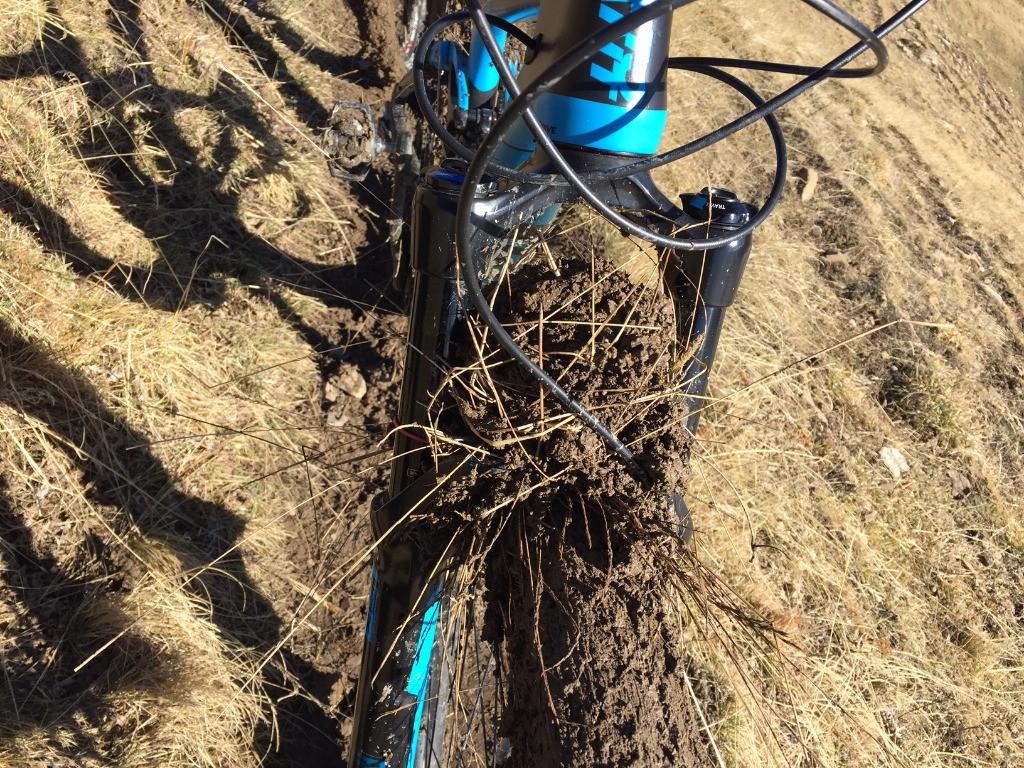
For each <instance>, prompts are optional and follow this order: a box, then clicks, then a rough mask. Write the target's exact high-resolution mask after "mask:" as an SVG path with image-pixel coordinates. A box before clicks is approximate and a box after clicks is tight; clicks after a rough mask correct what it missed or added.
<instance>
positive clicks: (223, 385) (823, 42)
mask: <svg viewBox="0 0 1024 768" xmlns="http://www.w3.org/2000/svg"><path fill="white" fill-rule="evenodd" d="M849 6H850V8H851V10H852V11H854V12H855V13H858V14H859V15H860V14H863V15H864V16H865V17H867V18H871V19H874V20H880V19H882V18H883V16H884V15H886V13H887V12H891V11H892V10H894V8H895V4H894V3H891V2H888V1H887V2H886V3H885V4H884V7H883V6H882V5H880V4H878V3H876V2H874V0H855V1H854V2H850V3H849ZM812 18H813V17H812V16H811V14H810V11H809V10H807V9H806V7H805V6H803V5H800V4H795V3H791V4H782V3H778V4H773V5H772V11H771V13H769V10H768V9H767V8H766V7H765V5H764V4H763V3H755V2H752V1H751V0H735V1H734V2H731V3H729V4H727V5H713V6H712V5H706V6H705V5H700V4H695V5H694V6H691V7H689V8H687V9H686V10H684V11H682V12H680V14H678V21H677V30H678V32H677V34H678V39H677V40H676V46H677V49H678V51H679V52H687V53H704V54H722V55H730V56H736V55H752V56H756V57H761V58H779V57H783V58H787V59H800V60H803V61H818V60H821V58H822V57H823V56H825V55H827V54H828V53H831V52H834V51H836V50H838V48H839V46H841V45H842V44H843V42H844V40H843V38H842V37H841V36H840V35H838V34H836V35H831V34H830V33H828V32H819V27H817V26H812ZM0 19H2V21H0V433H2V437H0V566H2V569H3V570H2V572H3V578H2V582H0V659H2V663H3V671H2V679H0V765H10V766H12V767H20V766H31V765H60V766H64V765H67V766H71V765H75V766H79V765H86V766H99V765H131V766H135V765H139V766H146V765H161V766H176V765H181V766H185V765H190V766H191V765H205V766H246V765H254V766H255V765H259V764H261V763H264V764H276V765H291V764H296V763H297V762H298V761H301V760H303V759H306V760H316V759H324V760H325V764H332V763H331V762H329V761H328V760H327V759H326V758H325V757H324V755H325V754H326V752H329V751H330V750H332V749H333V750H335V753H338V749H337V744H338V743H340V741H341V740H342V738H343V735H344V722H345V714H346V706H347V702H348V699H347V697H348V696H349V695H350V685H351V679H352V675H353V674H354V667H353V665H354V664H355V663H356V662H355V657H356V654H357V653H358V647H359V640H360V633H361V629H360V615H359V612H360V611H361V610H362V602H363V595H361V594H360V592H361V590H362V589H363V587H362V586H361V582H359V581H356V582H355V583H354V584H353V583H350V582H349V581H348V580H347V579H346V578H345V577H347V576H348V575H350V574H352V573H354V572H356V571H357V570H358V563H357V562H352V560H351V558H350V554H351V553H353V552H358V551H359V550H360V545H361V544H362V543H363V541H364V537H365V535H366V534H365V532H364V531H362V528H361V519H360V514H361V513H362V510H363V509H365V503H366V494H367V492H369V491H370V490H372V488H373V486H374V477H375V474H374V473H375V472H376V473H379V469H375V468H374V464H375V462H376V460H375V459H374V458H373V457H369V458H364V459H358V456H361V455H362V454H365V453H370V452H372V451H373V449H374V441H375V440H377V439H379V438H381V437H382V436H383V434H384V431H386V427H379V426H378V427H376V431H375V425H381V424H386V418H385V411H384V410H381V409H380V408H378V406H377V405H371V404H369V403H368V402H367V403H364V402H362V401H361V399H360V397H361V396H360V397H356V396H353V395H352V394H351V392H352V389H353V387H352V386H351V382H352V381H353V380H355V381H356V382H357V383H358V381H360V380H362V379H365V380H366V381H367V382H368V383H369V384H370V387H371V392H372V391H374V387H376V388H377V389H378V390H379V391H381V392H388V391H391V390H389V389H388V385H389V384H390V383H391V382H392V381H393V372H394V358H395V356H396V354H397V352H396V350H395V348H394V344H393V343H392V342H391V341H390V339H391V338H392V337H393V336H394V334H395V332H396V330H400V322H399V321H394V320H391V319H389V317H388V315H387V314H386V313H385V312H384V311H383V310H378V309H377V308H376V306H375V305H376V303H377V301H378V299H379V295H378V293H379V292H378V293H375V292H374V287H375V286H376V287H377V288H379V287H380V286H381V285H382V277H381V276H382V275H386V273H387V265H386V264H385V263H383V262H382V261H381V260H380V255H381V254H380V251H374V250H373V249H372V248H369V249H366V250H364V251H362V252H359V257H360V258H359V260H358V261H357V260H356V256H357V251H358V249H359V247H360V245H361V244H363V243H366V242H370V243H372V242H374V238H375V236H376V235H378V234H379V232H378V227H379V219H378V216H379V212H380V210H381V203H380V202H379V201H380V197H381V195H382V194H386V193H384V192H382V190H381V189H380V188H376V187H373V186H372V179H371V186H368V187H362V188H357V189H354V190H352V191H351V194H349V193H348V192H346V191H344V190H341V189H340V188H339V186H338V185H337V184H335V183H332V182H331V180H329V179H327V178H326V174H325V172H324V169H323V167H322V163H321V160H320V158H319V156H318V154H317V151H316V149H315V148H314V146H313V145H312V144H311V142H310V141H309V139H310V137H312V136H314V134H315V130H316V128H317V127H318V126H320V125H322V123H323V121H324V119H325V117H326V109H327V107H328V105H329V104H330V103H331V101H333V99H335V98H349V99H356V98H362V99H363V100H365V101H367V102H373V101H375V100H379V99H380V98H381V93H382V92H381V91H380V90H379V86H380V82H379V81H378V80H377V79H376V75H375V74H374V71H373V69H372V67H369V66H368V64H367V62H365V61H364V60H363V59H361V58H360V56H361V55H362V51H361V49H360V43H359V40H358V39H357V37H358V34H359V32H361V27H360V23H359V19H357V18H356V17H355V16H353V14H352V13H351V11H350V10H349V9H348V8H347V7H342V6H341V4H338V3H326V2H323V0H309V1H308V2H303V3H295V2H287V1H286V0H273V1H272V2H266V3H264V2H260V3H243V4H240V5H237V6H236V5H233V4H232V5H229V4H226V3H224V2H221V0H194V1H193V2H189V3H178V2H172V0H138V1H137V2H136V0H110V2H109V4H105V5H103V6H102V7H99V6H96V5H95V4H93V3H89V2H86V1H85V0H9V2H7V3H6V4H5V6H4V7H3V9H0ZM812 30H813V31H812ZM897 38H898V39H895V40H894V41H893V45H892V52H893V64H892V66H891V68H890V70H889V71H888V72H886V73H885V75H884V76H883V78H882V79H880V80H877V81H870V82H863V83H858V82H850V83H842V84H829V85H826V86H824V87H823V88H822V89H820V90H819V91H816V92H815V93H814V94H813V95H811V96H809V97H808V98H806V99H805V100H804V101H802V102H799V103H797V104H795V105H793V106H791V107H789V108H787V109H786V111H785V113H784V128H785V129H786V131H787V135H788V136H789V138H790V140H791V150H792V158H791V159H792V166H793V168H794V169H795V178H794V182H793V183H792V184H791V185H790V189H789V193H788V195H787V197H786V199H785V200H784V203H783V205H782V206H781V207H780V210H779V212H778V214H777V215H776V216H775V218H774V219H773V220H772V221H771V222H770V223H769V224H768V225H767V226H766V227H765V228H764V230H763V232H761V233H760V235H759V237H758V239H757V244H756V250H755V253H754V256H753V257H752V259H751V265H750V268H749V272H748V277H747V279H746V283H745V285H744V287H743V288H742V289H741V293H740V297H739V301H738V303H737V305H736V308H735V310H734V311H733V313H732V315H731V318H730V321H729V323H728V325H727V338H726V339H724V341H723V345H722V350H721V355H720V359H721V364H720V368H719V371H718V375H717V376H716V378H715V380H714V392H713V395H714V397H713V398H712V400H711V401H710V402H709V404H708V408H707V414H706V418H705V419H704V421H703V425H702V430H701V433H700V435H699V436H698V437H699V438H700V439H699V444H698V448H697V450H696V453H695V459H694V465H695V466H694V470H695V471H694V480H693V484H692V487H691V491H690V495H691V497H692V499H693V502H694V503H693V506H694V514H695V518H696V520H697V525H698V531H697V544H698V553H699V556H700V558H701V561H702V563H703V564H704V566H705V567H706V569H707V571H708V573H710V574H714V575H715V576H716V578H717V579H718V580H719V582H720V583H719V586H720V587H721V588H723V589H731V590H733V591H734V592H735V593H736V594H738V595H739V596H741V597H742V598H743V599H744V600H746V601H747V602H748V603H749V604H750V605H752V606H753V607H754V608H756V609H757V610H758V611H760V612H761V613H763V614H764V615H765V616H766V617H768V619H769V620H770V621H771V622H772V623H773V624H774V625H775V627H776V628H777V629H779V630H781V631H782V632H784V633H785V639H786V641H787V642H788V644H781V645H780V648H779V649H778V651H777V652H772V653H766V652H765V649H764V646H763V645H758V644H756V643H754V642H753V641H749V640H748V639H747V637H746V636H743V635H737V637H736V638H735V644H733V645H732V646H728V647H724V646H722V645H716V644H709V643H700V642H694V643H690V645H689V646H688V651H689V652H690V653H691V654H693V653H695V652H696V653H698V654H699V655H700V658H699V659H698V663H697V664H696V666H695V667H694V668H693V669H692V670H691V671H690V683H691V685H692V688H693V691H694V695H695V696H697V697H701V698H702V699H703V701H704V705H705V713H704V714H705V717H706V720H707V728H708V731H709V732H710V733H711V734H712V735H713V736H714V738H715V742H716V744H717V748H718V752H719V753H720V756H721V757H720V759H721V762H722V763H723V764H725V765H736V766H758V765H766V766H768V765H799V766H823V767H825V768H839V767H840V766H865V767H869V766H878V765H910V764H913V765H916V766H922V767H923V766H952V765H998V766H1015V765H1019V764H1020V763H1021V761H1022V759H1024V718H1022V715H1021V713H1022V712H1024V690H1022V686H1021V683H1020V679H1021V676H1020V670H1021V668H1022V666H1024V665H1022V658H1024V627H1022V622H1024V597H1022V595H1024V583H1022V578H1024V577H1022V575H1021V574H1022V573H1024V568H1022V566H1024V528H1022V523H1021V512H1022V509H1021V502H1020V489H1021V487H1022V484H1024V478H1022V470H1024V459H1022V451H1024V443H1022V435H1024V423H1022V418H1021V414H1022V413H1024V266H1022V263H1021V243H1022V242H1024V216H1022V213H1024V199H1022V196H1021V192H1020V191H1019V180H1020V179H1021V178H1024V160H1022V159H1021V158H1022V157H1024V130H1022V128H1024V123H1022V114H1024V81H1022V80H1021V72H1022V71H1024V53H1022V49H1021V48H1020V46H1019V41H1020V40H1021V39H1024V7H1022V6H1021V5H1020V3H1019V2H1011V3H1006V2H1005V0H1000V1H998V2H997V1H996V0H970V1H969V2H966V3H964V4H961V5H960V6H958V7H956V8H954V7H951V6H945V5H942V4H935V5H934V6H933V7H929V8H928V9H926V10H925V12H924V13H923V15H921V16H920V18H919V20H917V21H914V22H912V23H911V24H910V25H909V27H908V29H907V30H905V31H901V32H899V33H898V34H897ZM674 82H676V84H677V86H678V88H679V90H678V93H679V94H680V96H679V99H678V101H677V110H678V112H677V114H678V117H677V118H676V119H675V121H674V122H673V124H672V127H671V132H672V136H671V137H670V138H677V139H678V138H681V137H683V136H690V135H696V132H697V131H701V132H703V131H702V129H706V128H708V127H711V126H712V125H713V124H714V123H718V122H721V116H722V114H723V112H721V111H719V110H718V109H717V108H718V107H721V109H724V110H728V109H733V110H735V109H737V105H736V104H734V103H733V102H731V101H730V100H729V99H728V98H727V97H725V96H723V95H721V94H718V93H717V92H715V91H714V90H713V89H709V90H707V91H705V90H701V88H702V87H703V86H699V85H698V84H696V83H695V82H694V81H691V80H689V79H686V78H682V77H680V78H679V79H678V81H674ZM780 83H781V81H774V80H771V79H769V78H764V79H761V80H759V84H760V85H761V86H763V87H764V88H765V90H770V89H771V88H772V87H778V85H779V84H780ZM712 107H714V108H712ZM702 121H706V122H707V124H706V125H705V124H704V123H703V122H702ZM767 151H769V145H768V144H767V142H766V141H765V140H764V138H763V136H761V135H759V134H758V133H757V130H756V129H755V130H753V131H751V132H750V136H744V137H741V138H738V139H736V140H734V141H732V142H729V143H728V144H726V145H724V146H722V147H720V148H716V149H715V150H714V151H713V152H711V153H709V154H705V155H702V156H700V157H698V158H695V159H693V160H691V161H689V163H688V164H686V165H684V166H681V167H678V168H674V169H671V170H670V171H667V172H666V174H665V176H664V178H663V181H664V183H665V186H666V187H667V188H668V189H673V188H677V189H680V190H683V189H687V190H689V189H692V188H694V187H697V188H699V187H700V186H703V185H704V184H706V183H708V181H711V182H713V183H716V184H721V185H726V186H731V187H734V188H736V189H737V191H740V192H743V193H747V194H754V195H756V194H757V193H759V192H761V193H763V191H764V190H765V189H766V186H767V184H768V181H769V180H768V176H767V170H766V167H765V157H766V154H765V153H766V152H767ZM811 179H815V180H816V181H815V182H812V181H811ZM695 180H696V181H695ZM375 211H376V212H375ZM375 296H376V297H377V298H374V297H375ZM366 302H369V304H370V305H371V306H367V304H366ZM353 377H355V379H354V378H353ZM325 380H327V382H328V384H329V385H330V386H329V387H327V388H326V389H325V387H324V381H325ZM343 382H347V383H348V384H347V385H348V390H347V391H348V392H349V394H348V395H346V394H345V393H344V392H345V391H346V390H345V387H340V384H341V383H343ZM339 388H340V389H341V390H342V393H341V394H339V391H338V390H339ZM355 388H356V389H358V387H355ZM392 389H393V388H392ZM381 397H382V398H383V397H384V396H381ZM369 399H370V398H367V400H369ZM377 402H380V401H377ZM374 408H377V410H374ZM325 411H326V415H325ZM353 453H354V454H356V456H352V455H351V454H353ZM897 453H898V454H899V455H901V456H902V457H903V458H904V459H905V462H906V464H905V468H904V469H902V470H899V471H898V472H896V471H891V470H890V469H888V468H887V465H886V459H888V460H889V463H890V464H892V465H893V466H894V467H898V466H899V464H898V461H897V462H896V463H895V464H894V463H893V461H894V457H895V456H896V454H897ZM897 474H898V476H897ZM353 542H355V543H353ZM704 631H705V627H703V626H701V625H699V624H696V623H695V624H693V625H692V626H690V627H687V636H688V637H694V638H697V637H699V636H700V635H701V634H702V633H703V632H704ZM726 651H729V653H730V654H731V658H729V657H728V656H729V654H727V653H726Z"/></svg>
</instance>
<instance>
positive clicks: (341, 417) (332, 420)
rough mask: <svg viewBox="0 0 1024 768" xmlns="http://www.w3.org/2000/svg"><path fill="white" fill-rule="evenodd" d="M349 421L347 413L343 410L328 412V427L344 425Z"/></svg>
mask: <svg viewBox="0 0 1024 768" xmlns="http://www.w3.org/2000/svg"><path fill="white" fill-rule="evenodd" d="M348 422H349V417H348V414H347V413H344V412H342V411H333V410H332V411H330V412H329V413H328V414H327V426H328V427H344V426H345V425H346V424H348Z"/></svg>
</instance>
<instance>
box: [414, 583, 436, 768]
mask: <svg viewBox="0 0 1024 768" xmlns="http://www.w3.org/2000/svg"><path fill="white" fill-rule="evenodd" d="M440 612H441V601H440V600H439V599H436V600H434V603H433V605H431V606H430V607H429V608H428V609H427V612H426V613H425V614H424V615H423V624H422V625H420V636H419V639H418V640H417V641H416V658H415V659H414V660H413V663H412V671H411V672H410V673H409V683H408V685H406V686H405V690H406V692H407V693H410V694H412V695H413V696H415V697H416V716H415V718H414V719H413V724H412V744H411V745H410V746H409V762H408V763H407V768H413V765H414V764H415V762H416V747H417V745H418V744H419V738H420V726H421V725H422V723H423V705H424V703H425V702H426V697H427V683H428V682H429V678H430V657H431V656H432V655H433V653H434V637H435V636H436V635H437V618H438V615H439V614H440Z"/></svg>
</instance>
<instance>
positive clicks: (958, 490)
mask: <svg viewBox="0 0 1024 768" xmlns="http://www.w3.org/2000/svg"><path fill="white" fill-rule="evenodd" d="M946 475H948V476H949V482H950V485H952V486H953V498H954V499H956V500H957V501H960V499H963V498H965V497H966V496H967V495H968V494H970V492H971V479H970V478H969V477H968V476H967V475H965V474H964V473H963V472H959V471H957V470H955V469H951V470H949V471H948V472H946Z"/></svg>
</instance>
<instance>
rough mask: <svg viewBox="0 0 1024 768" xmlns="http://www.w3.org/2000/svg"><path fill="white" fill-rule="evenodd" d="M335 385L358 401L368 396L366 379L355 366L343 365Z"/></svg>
mask: <svg viewBox="0 0 1024 768" xmlns="http://www.w3.org/2000/svg"><path fill="white" fill-rule="evenodd" d="M334 385H335V386H337V388H338V389H340V390H341V391H342V392H344V393H345V394H346V395H348V396H349V397H354V398H355V399H356V400H362V399H363V397H364V396H365V395H366V379H364V378H363V375H362V374H361V373H359V369H358V368H356V367H355V366H354V365H342V366H341V370H339V371H338V374H337V375H336V376H335V377H334Z"/></svg>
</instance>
